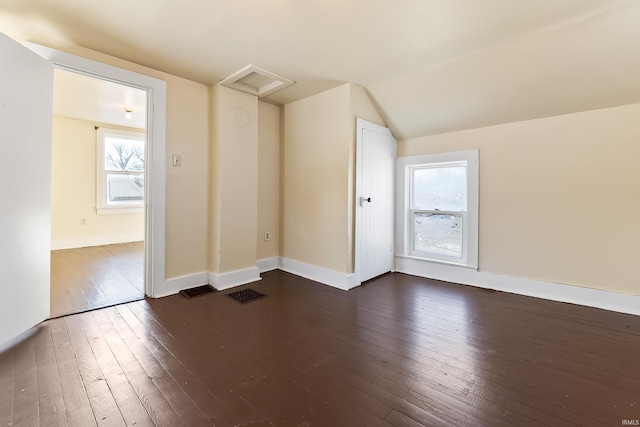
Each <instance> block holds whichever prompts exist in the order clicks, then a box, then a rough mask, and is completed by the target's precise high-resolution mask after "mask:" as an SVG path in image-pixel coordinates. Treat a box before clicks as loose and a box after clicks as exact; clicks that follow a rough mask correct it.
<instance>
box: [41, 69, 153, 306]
mask: <svg viewBox="0 0 640 427" xmlns="http://www.w3.org/2000/svg"><path fill="white" fill-rule="evenodd" d="M53 87H54V96H53V137H52V141H53V142H52V166H51V168H52V170H51V187H52V188H51V249H52V251H51V297H50V300H51V313H50V317H58V316H61V315H66V314H71V313H80V312H83V311H87V310H90V309H95V308H98V307H106V306H109V305H114V304H116V303H122V302H128V301H134V300H137V299H141V298H142V297H143V296H144V230H145V226H144V157H145V148H144V147H145V139H146V137H145V127H146V119H147V115H146V108H147V100H146V92H144V91H142V90H140V89H135V88H132V87H128V86H124V85H121V84H116V83H113V82H109V81H106V80H101V79H98V78H95V77H89V76H85V75H81V74H78V73H73V72H70V71H65V70H62V69H56V70H55V71H54V81H53ZM122 106H124V107H122Z"/></svg>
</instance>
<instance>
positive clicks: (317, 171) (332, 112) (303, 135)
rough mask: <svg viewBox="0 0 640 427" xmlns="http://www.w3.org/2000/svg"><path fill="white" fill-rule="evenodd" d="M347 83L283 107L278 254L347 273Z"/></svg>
mask: <svg viewBox="0 0 640 427" xmlns="http://www.w3.org/2000/svg"><path fill="white" fill-rule="evenodd" d="M349 93H350V90H349V85H348V84H345V85H342V86H340V87H337V88H335V89H332V90H329V91H327V92H323V93H321V94H319V95H315V96H312V97H309V98H305V99H302V100H300V101H297V102H293V103H290V104H287V105H285V108H284V114H285V120H284V147H283V149H284V153H283V154H284V164H283V168H282V173H283V195H282V197H283V208H284V209H283V212H282V215H283V227H284V229H283V230H282V231H283V236H282V237H283V239H284V240H283V253H282V255H283V256H284V257H285V258H290V259H293V260H296V261H301V262H305V263H308V264H312V265H316V266H319V267H324V268H328V269H331V270H335V271H339V272H342V273H347V272H348V269H349V259H350V256H349V254H348V243H347V237H348V228H349V220H348V216H347V210H348V206H349V200H348V190H349V189H348V185H347V183H348V180H349V176H348V174H349V150H350V144H349V141H350V140H351V120H350V107H349Z"/></svg>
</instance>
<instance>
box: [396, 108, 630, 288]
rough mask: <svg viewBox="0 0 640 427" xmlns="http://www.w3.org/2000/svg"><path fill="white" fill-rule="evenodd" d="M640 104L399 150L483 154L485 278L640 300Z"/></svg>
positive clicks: (433, 139)
mask: <svg viewBox="0 0 640 427" xmlns="http://www.w3.org/2000/svg"><path fill="white" fill-rule="evenodd" d="M639 118H640V104H636V105H629V106H622V107H616V108H609V109H603V110H595V111H588V112H583V113H577V114H570V115H564V116H557V117H551V118H546V119H540V120H531V121H525V122H518V123H510V124H504V125H498V126H492V127H487V128H482V129H474V130H467V131H461V132H454V133H448V134H442V135H436V136H428V137H423V138H416V139H411V140H406V141H400V142H399V145H398V151H399V155H402V156H409V155H417V154H426V153H437V152H444V151H456V150H465V149H471V148H479V149H480V236H479V240H480V242H479V243H480V248H479V255H480V259H479V262H480V269H481V270H484V271H487V272H492V273H498V274H503V275H507V276H516V277H523V278H530V279H536V280H543V281H549V282H557V283H563V284H569V285H577V286H583V287H590V288H598V289H605V290H609V291H614V292H621V293H628V294H634V295H640V282H639V281H638V268H637V265H638V258H639V256H640V221H638V211H639V210H640V192H639V186H638V185H639V183H640V168H639V167H637V165H635V163H634V162H635V160H636V159H638V158H640V143H638V141H639V140H640V119H639Z"/></svg>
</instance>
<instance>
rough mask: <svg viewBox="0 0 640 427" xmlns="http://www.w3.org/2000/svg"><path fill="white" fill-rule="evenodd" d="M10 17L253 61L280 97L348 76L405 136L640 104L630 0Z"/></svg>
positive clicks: (134, 54) (171, 65)
mask: <svg viewBox="0 0 640 427" xmlns="http://www.w3.org/2000/svg"><path fill="white" fill-rule="evenodd" d="M18 29H19V31H20V32H21V35H20V36H21V37H23V39H34V38H37V37H39V36H44V37H51V38H56V39H60V40H62V41H65V42H70V43H74V44H77V45H80V46H83V47H86V48H90V49H94V50H97V51H100V52H104V53H107V54H110V55H114V56H117V57H121V58H124V59H127V60H130V61H133V62H136V63H139V64H142V65H146V66H148V67H151V68H155V69H158V70H162V71H165V72H168V73H171V74H175V75H179V76H183V77H186V78H188V79H191V80H195V81H198V82H202V83H205V84H215V83H217V82H219V81H220V80H222V79H223V78H225V77H226V76H228V75H230V74H232V73H234V72H235V71H237V70H239V69H241V68H242V67H244V66H246V65H248V64H254V65H257V66H260V67H263V68H266V69H268V70H270V71H273V72H275V73H278V74H280V75H282V76H284V77H287V78H290V79H292V80H294V81H296V84H295V85H293V86H291V87H289V88H286V89H284V90H282V91H280V92H276V93H274V94H272V95H270V96H269V97H268V100H269V101H271V102H274V103H280V104H282V103H288V102H291V101H294V100H297V99H300V98H303V97H306V96H309V95H313V94H315V93H319V92H321V91H324V90H327V89H330V88H332V87H335V86H337V85H339V84H342V83H344V82H347V81H350V82H354V83H357V84H360V85H362V86H363V87H364V88H365V89H367V91H368V92H369V94H370V96H371V98H372V100H373V101H374V103H375V104H376V105H377V107H378V109H379V111H380V113H381V115H382V116H383V118H384V119H385V121H386V122H387V124H388V125H389V127H390V128H391V130H392V131H393V132H394V134H395V135H396V137H397V138H399V139H406V138H412V137H417V136H423V135H429V134H435V133H442V132H447V131H452V130H459V129H467V128H474V127H481V126H487V125H491V124H497V123H505V122H510V121H517V120H525V119H532V118H538V117H546V116H552V115H558V114H564V113H570V112H576V111H584V110H590V109H596V108H603V107H608V106H614V105H622V104H628V103H635V102H640V78H638V76H640V49H638V46H640V1H638V0H400V1H388V0H387V1H383V0H348V1H345V0H341V1H338V0H233V1H229V0H193V1H188V2H179V1H175V0H136V1H130V0H128V1H124V0H109V1H87V0H2V5H1V6H0V31H3V32H9V34H10V33H11V32H12V31H13V32H14V33H15V32H16V31H18ZM10 35H12V34H10Z"/></svg>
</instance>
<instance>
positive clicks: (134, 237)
mask: <svg viewBox="0 0 640 427" xmlns="http://www.w3.org/2000/svg"><path fill="white" fill-rule="evenodd" d="M143 240H144V233H143V232H141V233H131V234H118V235H109V236H92V237H79V238H74V239H58V240H52V241H51V250H52V251H57V250H60V249H76V248H87V247H91V246H104V245H114V244H116V243H130V242H141V241H143Z"/></svg>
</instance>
